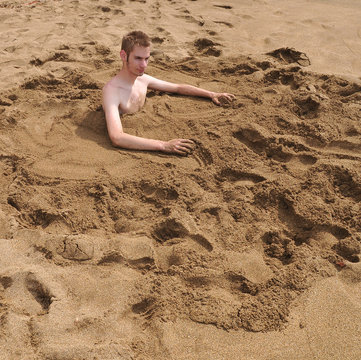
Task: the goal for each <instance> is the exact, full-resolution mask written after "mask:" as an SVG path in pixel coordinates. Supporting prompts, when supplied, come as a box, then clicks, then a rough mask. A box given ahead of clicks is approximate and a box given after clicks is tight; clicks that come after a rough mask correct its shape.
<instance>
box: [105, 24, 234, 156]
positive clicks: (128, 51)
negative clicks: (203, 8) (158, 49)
mask: <svg viewBox="0 0 361 360" xmlns="http://www.w3.org/2000/svg"><path fill="white" fill-rule="evenodd" d="M150 44H151V43H150V39H149V37H148V36H147V35H146V34H144V33H143V32H141V31H133V32H130V33H129V34H127V35H125V36H124V38H123V41H122V49H121V51H120V58H121V60H122V62H123V68H122V69H121V71H120V72H119V73H118V74H117V75H116V76H115V77H113V78H112V79H111V80H110V81H109V82H108V83H107V84H106V85H105V86H104V88H103V109H104V112H105V118H106V122H107V129H108V134H109V137H110V140H111V142H112V144H113V145H114V146H117V147H121V148H125V149H135V150H156V151H163V152H166V153H175V154H179V155H187V154H189V153H190V152H191V151H192V150H193V148H194V142H193V141H192V140H188V139H173V140H170V141H161V140H153V139H145V138H142V137H138V136H133V135H130V134H127V133H125V132H124V131H123V127H122V123H121V120H120V114H125V113H134V112H136V111H138V110H140V109H141V107H142V106H143V105H144V102H145V97H146V93H147V89H148V88H150V89H154V90H160V91H166V92H171V93H177V94H183V95H191V96H202V97H207V98H210V99H211V100H212V101H213V102H214V103H215V104H218V105H219V104H220V101H219V100H220V99H222V98H223V99H226V100H227V101H232V100H233V99H234V95H232V94H228V93H214V92H211V91H207V90H203V89H200V88H197V87H194V86H191V85H183V84H173V83H170V82H167V81H162V80H158V79H156V78H154V77H152V76H149V75H146V74H144V72H145V69H146V68H147V65H148V61H149V57H150Z"/></svg>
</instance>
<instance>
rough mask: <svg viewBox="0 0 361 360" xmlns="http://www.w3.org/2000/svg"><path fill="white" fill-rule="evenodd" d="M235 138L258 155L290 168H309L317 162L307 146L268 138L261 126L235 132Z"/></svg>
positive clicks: (287, 140)
mask: <svg viewBox="0 0 361 360" xmlns="http://www.w3.org/2000/svg"><path fill="white" fill-rule="evenodd" d="M233 136H234V137H235V138H236V139H237V140H239V141H240V142H241V143H243V144H244V145H245V146H247V147H248V148H249V149H250V150H252V151H253V152H255V153H256V154H259V155H265V156H266V157H267V158H270V159H273V160H276V161H279V162H282V163H287V164H288V165H290V166H292V165H293V166H295V165H296V167H297V165H303V166H306V167H309V166H311V165H313V164H315V163H316V162H317V157H315V156H313V155H311V154H307V152H308V151H309V150H310V149H309V148H308V147H306V146H305V145H303V144H301V143H297V142H295V141H294V140H293V139H288V138H286V137H284V138H283V137H277V138H274V137H272V136H268V135H267V134H266V132H265V130H264V129H262V128H261V127H259V126H255V125H252V126H251V127H245V128H242V129H240V130H238V131H236V132H234V133H233Z"/></svg>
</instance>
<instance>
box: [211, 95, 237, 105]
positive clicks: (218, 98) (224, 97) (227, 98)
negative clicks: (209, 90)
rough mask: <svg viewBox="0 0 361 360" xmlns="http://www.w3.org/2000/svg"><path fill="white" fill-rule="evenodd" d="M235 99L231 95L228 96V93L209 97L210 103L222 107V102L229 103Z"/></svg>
mask: <svg viewBox="0 0 361 360" xmlns="http://www.w3.org/2000/svg"><path fill="white" fill-rule="evenodd" d="M235 98H236V97H235V96H234V95H233V94H228V93H214V94H213V95H212V96H211V99H212V101H213V102H214V103H215V104H216V105H222V103H223V104H224V102H226V103H230V102H231V101H233V100H234V99H235Z"/></svg>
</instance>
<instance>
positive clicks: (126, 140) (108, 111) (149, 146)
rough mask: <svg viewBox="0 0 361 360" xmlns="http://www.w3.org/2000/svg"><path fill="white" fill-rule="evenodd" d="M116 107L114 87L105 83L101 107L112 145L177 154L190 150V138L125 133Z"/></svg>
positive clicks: (191, 147) (183, 153)
mask: <svg viewBox="0 0 361 360" xmlns="http://www.w3.org/2000/svg"><path fill="white" fill-rule="evenodd" d="M118 107H119V100H118V99H117V97H116V96H115V95H114V89H112V88H111V87H110V86H109V85H106V86H105V87H104V88H103V109H104V112H105V119H106V123H107V129H108V135H109V138H110V141H111V142H112V144H113V145H114V146H117V147H121V148H125V149H132V150H153V151H163V152H167V153H176V154H179V155H187V154H188V153H190V152H191V151H192V149H193V145H194V143H193V142H192V141H191V140H187V139H174V140H170V141H161V140H153V139H145V138H142V137H139V136H134V135H130V134H126V133H125V132H124V131H123V127H122V123H121V119H120V115H119V109H118Z"/></svg>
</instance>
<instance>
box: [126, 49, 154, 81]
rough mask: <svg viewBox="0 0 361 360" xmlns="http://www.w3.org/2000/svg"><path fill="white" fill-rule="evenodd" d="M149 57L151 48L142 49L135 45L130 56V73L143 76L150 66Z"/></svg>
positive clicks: (128, 64)
mask: <svg viewBox="0 0 361 360" xmlns="http://www.w3.org/2000/svg"><path fill="white" fill-rule="evenodd" d="M149 57H150V47H141V46H138V45H135V46H134V48H133V50H132V51H131V52H130V54H129V56H128V61H127V68H128V71H129V72H131V73H132V74H133V75H136V76H142V75H143V74H144V72H145V69H146V68H147V66H148V61H149Z"/></svg>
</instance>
